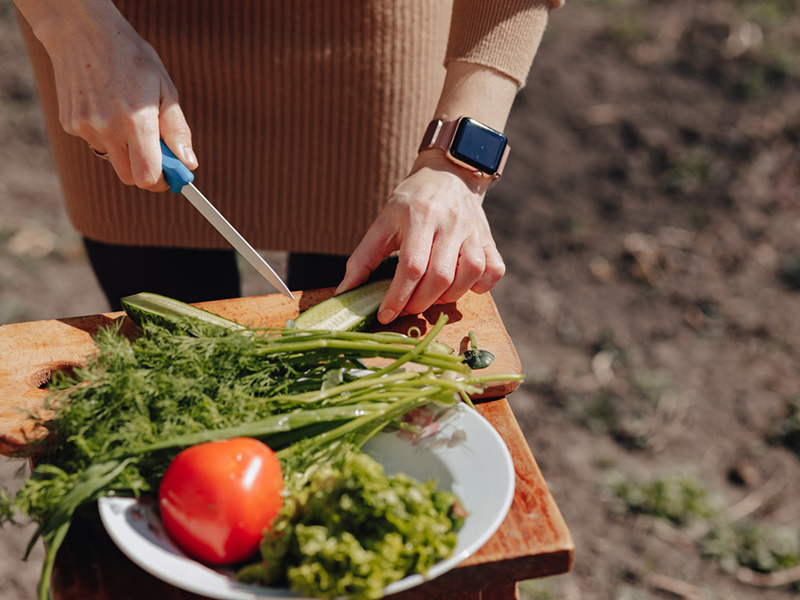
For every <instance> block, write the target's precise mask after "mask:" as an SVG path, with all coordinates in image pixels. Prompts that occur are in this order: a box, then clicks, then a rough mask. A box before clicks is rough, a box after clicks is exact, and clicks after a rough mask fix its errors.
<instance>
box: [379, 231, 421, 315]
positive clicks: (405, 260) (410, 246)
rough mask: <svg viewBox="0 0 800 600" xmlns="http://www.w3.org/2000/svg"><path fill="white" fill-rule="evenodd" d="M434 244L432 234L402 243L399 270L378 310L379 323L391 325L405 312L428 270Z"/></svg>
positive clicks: (405, 240) (415, 237)
mask: <svg viewBox="0 0 800 600" xmlns="http://www.w3.org/2000/svg"><path fill="white" fill-rule="evenodd" d="M432 244H433V234H432V233H431V234H427V235H426V234H422V233H421V232H419V233H417V234H416V235H415V236H413V237H411V238H408V239H404V240H403V241H402V243H401V245H400V255H399V257H398V262H397V270H396V271H395V275H394V278H393V279H392V283H391V285H390V286H389V290H388V291H387V292H386V297H385V298H384V299H383V302H382V303H381V306H380V308H379V309H378V321H380V322H381V323H384V324H386V323H389V322H391V321H393V320H394V319H395V318H396V317H397V316H398V315H399V314H401V312H403V311H404V310H405V308H406V304H408V301H409V300H410V299H411V296H412V295H413V293H414V290H415V289H416V287H417V285H418V284H419V282H420V281H421V280H422V278H423V276H424V275H425V271H427V269H428V262H429V260H430V255H431V248H432ZM406 312H407V311H406Z"/></svg>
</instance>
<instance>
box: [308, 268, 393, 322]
mask: <svg viewBox="0 0 800 600" xmlns="http://www.w3.org/2000/svg"><path fill="white" fill-rule="evenodd" d="M390 283H391V280H390V279H381V280H380V281H375V282H373V283H368V284H366V285H362V286H359V287H357V288H354V289H352V290H350V291H347V292H344V293H342V294H339V295H338V296H333V297H332V298H328V299H327V300H323V301H322V302H320V303H319V304H317V305H316V306H312V307H311V308H309V309H308V310H306V311H304V312H303V313H302V314H301V315H300V316H299V317H297V318H296V319H295V320H294V326H295V327H296V328H297V329H316V330H324V331H361V330H362V329H364V328H366V327H367V326H369V325H370V324H372V323H373V322H374V321H375V320H376V319H377V317H378V308H379V307H380V305H381V302H383V298H384V296H386V292H387V291H388V290H389V284H390Z"/></svg>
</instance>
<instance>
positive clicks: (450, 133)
mask: <svg viewBox="0 0 800 600" xmlns="http://www.w3.org/2000/svg"><path fill="white" fill-rule="evenodd" d="M458 122H459V119H454V120H452V121H442V120H441V119H434V120H433V121H431V122H430V123H428V128H427V129H426V130H425V135H424V136H422V142H421V143H420V145H419V150H418V151H417V152H418V153H419V152H422V151H423V150H430V149H431V148H439V149H440V150H444V151H447V150H449V149H450V146H451V145H452V144H453V138H454V137H455V135H456V129H458Z"/></svg>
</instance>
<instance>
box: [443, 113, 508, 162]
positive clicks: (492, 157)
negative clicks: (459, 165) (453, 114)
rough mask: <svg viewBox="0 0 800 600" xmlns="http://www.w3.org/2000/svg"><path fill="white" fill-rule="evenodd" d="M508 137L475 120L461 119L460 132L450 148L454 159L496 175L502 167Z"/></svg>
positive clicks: (457, 131)
mask: <svg viewBox="0 0 800 600" xmlns="http://www.w3.org/2000/svg"><path fill="white" fill-rule="evenodd" d="M505 147H506V136H504V135H503V134H502V133H500V132H499V131H495V130H494V129H491V128H489V127H486V125H483V124H481V123H478V121H475V120H474V119H468V118H467V119H461V122H460V123H459V124H458V130H456V134H455V136H454V137H453V144H452V145H451V146H450V154H451V155H452V156H453V158H455V159H457V160H460V161H461V162H463V163H466V164H468V165H469V166H471V167H474V168H475V169H477V170H478V171H482V172H483V173H485V174H487V175H494V174H495V173H496V172H497V168H498V167H499V166H500V159H502V157H503V150H504V149H505Z"/></svg>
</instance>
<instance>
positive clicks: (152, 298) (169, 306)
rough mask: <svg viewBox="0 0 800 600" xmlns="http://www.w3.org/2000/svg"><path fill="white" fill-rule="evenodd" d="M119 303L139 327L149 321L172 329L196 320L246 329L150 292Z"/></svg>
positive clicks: (209, 313)
mask: <svg viewBox="0 0 800 600" xmlns="http://www.w3.org/2000/svg"><path fill="white" fill-rule="evenodd" d="M120 302H121V303H122V308H124V309H125V313H126V314H127V315H128V316H129V317H130V318H131V319H132V320H133V321H134V322H135V323H136V324H137V325H140V326H141V325H142V323H143V322H145V321H149V322H154V323H157V324H159V325H163V326H164V327H168V328H173V327H175V326H176V325H178V324H180V323H181V322H185V321H186V320H187V319H196V320H198V321H202V322H204V323H208V324H211V325H219V326H220V327H224V328H226V329H231V330H241V329H248V328H247V327H245V326H244V325H240V324H239V323H237V322H236V321H231V320H230V319H226V318H225V317H220V316H219V315H215V314H214V313H212V312H209V311H207V310H203V309H202V308H198V307H196V306H192V305H191V304H186V303H185V302H181V301H180V300H174V299H172V298H167V297H166V296H161V295H159V294H153V293H150V292H142V293H140V294H134V295H133V296H127V297H125V298H122V299H121V300H120Z"/></svg>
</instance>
